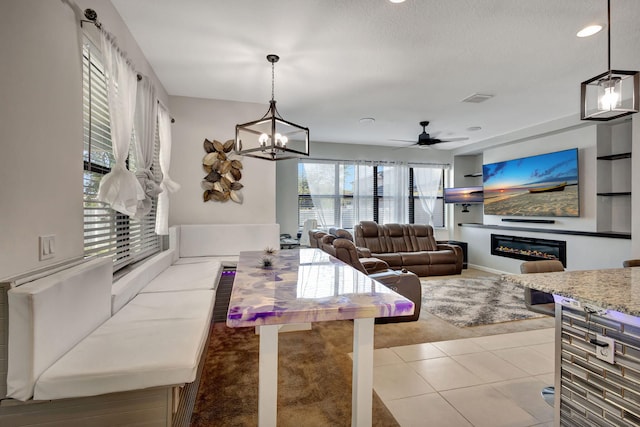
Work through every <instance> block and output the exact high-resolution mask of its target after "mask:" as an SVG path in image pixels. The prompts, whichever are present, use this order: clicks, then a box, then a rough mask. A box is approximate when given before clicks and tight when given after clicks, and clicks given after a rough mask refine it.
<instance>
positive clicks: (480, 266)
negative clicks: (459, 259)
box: [469, 264, 513, 275]
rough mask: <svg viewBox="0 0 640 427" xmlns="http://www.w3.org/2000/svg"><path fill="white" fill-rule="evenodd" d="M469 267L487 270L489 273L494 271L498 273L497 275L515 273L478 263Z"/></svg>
mask: <svg viewBox="0 0 640 427" xmlns="http://www.w3.org/2000/svg"><path fill="white" fill-rule="evenodd" d="M469 268H473V269H475V270H481V271H486V272H487V273H493V274H497V275H503V274H513V273H509V272H507V271H502V270H496V269H495V268H489V267H485V266H483V265H476V264H469Z"/></svg>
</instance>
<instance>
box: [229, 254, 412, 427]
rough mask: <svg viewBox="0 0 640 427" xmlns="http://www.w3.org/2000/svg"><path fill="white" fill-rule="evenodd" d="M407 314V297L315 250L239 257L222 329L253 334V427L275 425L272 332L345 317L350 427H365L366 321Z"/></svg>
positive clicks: (369, 397)
mask: <svg viewBox="0 0 640 427" xmlns="http://www.w3.org/2000/svg"><path fill="white" fill-rule="evenodd" d="M414 309H415V307H414V304H413V302H412V301H411V300H409V299H407V298H405V297H403V296H402V295H400V294H398V293H396V292H394V291H393V290H391V289H389V288H387V287H386V286H385V285H383V284H382V283H380V282H377V281H376V280H374V279H372V278H371V277H369V276H367V275H366V274H364V273H362V272H360V271H358V270H357V269H355V268H353V267H351V266H350V265H348V264H346V263H344V262H342V261H340V260H338V259H337V258H335V257H333V256H331V255H329V254H328V253H326V252H324V251H322V250H321V249H317V248H299V249H287V250H264V251H246V252H241V253H240V256H239V260H238V264H237V267H236V275H235V279H234V282H233V287H232V291H231V297H230V301H229V310H228V314H227V326H229V327H233V328H236V327H255V328H256V330H257V332H258V333H259V335H260V338H259V343H260V344H259V346H260V350H259V362H258V367H257V369H258V424H259V425H260V426H275V425H276V422H277V396H278V351H279V349H278V334H279V333H280V330H281V329H282V328H283V327H285V326H287V325H291V324H304V323H310V324H313V323H315V322H327V321H336V320H353V372H352V415H351V425H352V426H354V427H355V426H357V427H365V426H367V427H368V426H371V425H372V404H373V338H374V325H375V322H374V320H375V318H380V317H392V316H403V315H407V316H409V315H411V314H413V311H414ZM301 333H304V332H301ZM281 351H286V348H283V349H281ZM327 375H332V374H331V373H327Z"/></svg>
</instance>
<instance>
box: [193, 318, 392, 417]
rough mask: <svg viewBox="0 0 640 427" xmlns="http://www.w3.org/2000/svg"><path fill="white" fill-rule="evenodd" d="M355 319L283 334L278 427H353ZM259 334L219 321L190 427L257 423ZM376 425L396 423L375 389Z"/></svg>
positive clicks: (213, 334)
mask: <svg viewBox="0 0 640 427" xmlns="http://www.w3.org/2000/svg"><path fill="white" fill-rule="evenodd" d="M352 340H353V322H350V321H335V322H320V323H315V324H314V325H313V329H312V330H311V331H300V332H287V333H282V334H280V337H279V343H278V346H279V363H278V420H277V423H278V426H295V427H298V426H312V427H313V426H318V427H321V426H322V427H325V426H345V427H347V426H350V425H351V364H352V361H351V358H350V357H349V355H348V353H349V352H350V351H352V347H351V344H352ZM258 354H259V336H257V335H256V334H255V332H254V329H253V328H228V327H227V326H226V325H225V324H224V323H214V325H213V330H212V334H211V338H210V346H209V350H208V352H207V356H206V359H205V365H204V367H203V371H202V380H201V382H200V387H199V390H198V394H197V397H196V403H195V408H194V411H193V415H192V417H191V427H212V426H216V427H219V426H255V425H257V424H258ZM373 397H374V400H373V425H374V426H381V427H386V426H389V427H393V426H397V425H398V424H397V422H396V421H395V419H394V418H393V416H392V415H391V413H390V412H389V410H388V409H387V408H386V407H385V406H384V404H383V403H382V401H381V400H380V399H379V398H378V396H377V395H375V393H374V396H373Z"/></svg>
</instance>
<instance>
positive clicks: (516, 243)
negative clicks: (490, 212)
mask: <svg viewBox="0 0 640 427" xmlns="http://www.w3.org/2000/svg"><path fill="white" fill-rule="evenodd" d="M491 255H497V256H503V257H507V258H515V259H521V260H523V261H536V260H542V259H555V260H559V261H560V262H562V265H564V266H565V267H566V266H567V242H565V241H564V240H547V239H537V238H533V237H520V236H505V235H501V234H492V235H491Z"/></svg>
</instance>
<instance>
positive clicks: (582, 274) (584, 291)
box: [504, 267, 640, 317]
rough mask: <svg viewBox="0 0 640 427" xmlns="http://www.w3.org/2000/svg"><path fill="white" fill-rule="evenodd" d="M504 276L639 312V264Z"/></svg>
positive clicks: (626, 311)
mask: <svg viewBox="0 0 640 427" xmlns="http://www.w3.org/2000/svg"><path fill="white" fill-rule="evenodd" d="M504 279H505V280H508V281H510V282H513V283H516V284H519V285H523V286H526V287H529V288H532V289H537V290H540V291H544V292H549V293H552V294H554V295H561V296H564V297H567V298H571V299H574V300H577V301H579V302H581V303H584V304H590V305H593V306H596V307H599V308H603V309H606V310H613V311H617V312H620V313H624V314H628V315H630V316H636V317H637V316H640V267H632V268H611V269H603V270H584V271H564V272H556V273H535V274H513V275H505V276H504Z"/></svg>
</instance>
